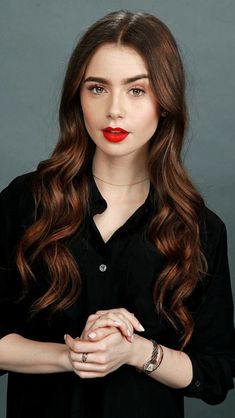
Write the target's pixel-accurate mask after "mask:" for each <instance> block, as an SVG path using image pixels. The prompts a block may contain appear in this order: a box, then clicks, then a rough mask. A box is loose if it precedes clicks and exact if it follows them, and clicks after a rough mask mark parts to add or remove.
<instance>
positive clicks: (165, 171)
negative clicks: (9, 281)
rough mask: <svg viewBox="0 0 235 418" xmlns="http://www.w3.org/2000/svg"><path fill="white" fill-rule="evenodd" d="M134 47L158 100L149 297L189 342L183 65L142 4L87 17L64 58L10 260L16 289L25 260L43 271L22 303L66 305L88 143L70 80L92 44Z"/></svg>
mask: <svg viewBox="0 0 235 418" xmlns="http://www.w3.org/2000/svg"><path fill="white" fill-rule="evenodd" d="M104 43H113V44H119V45H126V46H128V47H132V48H134V49H135V50H136V51H137V52H138V53H139V54H140V55H141V56H142V58H143V59H144V60H145V62H146V65H147V68H148V70H149V75H150V82H151V85H152V88H153V91H154V92H155V94H156V98H157V101H158V103H159V104H160V107H161V108H162V109H164V110H166V111H167V116H166V117H161V118H160V120H159V123H158V127H157V129H156V132H155V133H154V135H153V137H152V138H151V139H150V143H149V154H148V164H147V166H148V167H149V177H150V181H151V183H152V184H153V186H154V193H155V197H154V198H155V200H156V202H157V208H158V210H157V213H155V214H154V216H153V218H152V220H151V222H150V224H149V229H148V237H149V239H150V240H151V242H152V243H153V244H154V245H155V246H156V247H157V248H158V250H159V251H160V252H161V253H162V254H164V255H165V256H166V259H167V263H166V265H165V266H164V269H163V270H162V272H161V273H160V275H159V276H158V277H157V278H156V282H155V286H154V290H153V297H154V302H155V305H156V308H157V310H158V311H159V312H160V313H161V314H162V315H163V316H164V317H165V318H166V319H167V320H168V321H170V323H171V324H172V325H173V326H174V327H175V328H176V329H177V327H178V326H179V325H180V326H181V327H182V329H183V333H182V337H181V341H182V345H181V348H184V347H185V346H186V344H187V343H188V342H189V340H190V338H191V335H192V332H193V328H194V321H193V318H192V313H191V312H190V310H189V309H188V307H187V304H186V302H187V299H188V297H189V296H190V295H191V294H192V292H193V290H194V289H195V287H196V285H197V283H198V281H199V280H200V279H201V278H202V276H203V274H205V273H206V271H207V268H208V267H207V260H206V257H205V255H204V254H203V250H202V246H201V241H200V222H201V213H202V212H203V209H204V207H205V204H204V201H203V198H202V196H201V195H200V194H199V192H198V191H197V189H196V187H195V186H194V185H193V183H192V181H191V180H190V178H189V176H188V175H187V173H186V170H185V168H184V166H183V163H182V160H181V151H182V147H183V143H184V138H185V133H186V130H187V126H188V114H187V106H186V99H185V90H186V86H185V85H186V83H185V74H184V69H183V65H182V60H181V57H180V52H179V48H178V46H177V44H176V41H175V39H174V37H173V36H172V34H171V32H170V31H169V29H168V27H167V26H166V25H165V24H164V23H163V22H162V21H160V20H159V19H157V18H156V17H155V16H153V15H151V14H148V13H142V12H137V13H132V12H130V11H125V10H121V11H117V12H112V13H109V14H108V15H106V16H104V17H103V18H101V19H100V20H98V21H97V22H95V23H94V24H93V25H92V26H91V27H90V28H88V30H87V31H86V32H85V34H84V35H83V36H82V38H81V39H80V41H79V43H78V44H77V46H76V47H75V49H74V51H73V53H72V55H71V58H70V60H69V63H68V68H67V72H66V75H65V79H64V83H63V88H62V94H61V103H60V109H59V121H60V136H59V140H58V143H57V145H56V146H55V149H54V151H53V152H52V154H51V156H50V158H49V159H47V160H45V161H41V162H40V163H39V165H38V167H37V170H36V171H35V176H34V183H33V188H32V192H33V198H34V202H35V213H34V220H33V223H32V225H30V226H29V227H28V228H27V229H26V231H25V232H24V234H23V236H22V237H21V239H20V241H19V245H18V248H17V253H16V264H17V268H18V270H19V272H20V274H21V277H22V280H23V283H24V285H26V286H25V288H27V287H28V285H29V283H30V281H31V280H36V277H35V275H34V272H33V263H34V262H35V261H37V260H39V259H40V260H41V261H42V262H43V263H44V265H45V266H46V267H47V269H48V271H49V277H50V284H49V286H48V289H47V291H45V293H44V294H43V295H42V296H41V297H40V298H39V299H37V300H36V301H35V302H34V304H33V305H32V312H34V314H35V313H37V312H39V311H40V310H42V309H45V308H49V310H51V312H53V313H55V312H58V311H60V310H63V309H65V308H67V307H69V306H70V305H71V304H73V303H74V302H75V300H77V298H78V296H79V294H80V293H81V286H82V280H81V274H80V272H79V266H78V265H77V263H76V262H75V260H74V258H73V256H72V254H71V252H70V251H69V249H68V246H67V245H66V242H67V240H68V239H69V237H71V236H72V235H73V234H74V233H75V232H76V231H77V230H78V228H79V227H80V225H81V224H82V222H83V219H84V216H85V213H86V208H87V204H88V198H89V188H88V180H87V174H86V170H87V167H88V165H89V163H90V161H91V160H92V158H93V155H94V152H95V144H94V142H93V141H92V140H91V138H90V137H89V135H88V133H87V131H86V128H85V125H84V121H83V115H82V109H81V104H80V92H79V88H80V85H81V82H82V80H83V76H84V73H85V70H86V67H87V65H88V63H89V60H90V59H91V57H92V56H93V54H94V53H95V51H96V50H97V48H99V47H100V46H101V45H102V44H104Z"/></svg>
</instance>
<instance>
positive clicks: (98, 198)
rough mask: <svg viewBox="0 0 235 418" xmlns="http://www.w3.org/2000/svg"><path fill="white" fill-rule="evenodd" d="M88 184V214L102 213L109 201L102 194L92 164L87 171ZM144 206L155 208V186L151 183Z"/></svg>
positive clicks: (149, 208)
mask: <svg viewBox="0 0 235 418" xmlns="http://www.w3.org/2000/svg"><path fill="white" fill-rule="evenodd" d="M87 178H88V185H89V203H88V214H89V216H94V215H95V214H96V213H102V212H104V211H105V209H107V206H108V205H107V201H106V200H105V199H104V197H103V196H102V195H101V193H100V191H99V189H98V187H97V185H96V182H95V179H94V177H93V174H92V169H91V166H89V167H88V171H87ZM143 208H144V209H145V210H146V212H147V211H152V210H153V209H154V187H153V185H152V183H150V189H149V193H148V196H147V197H146V199H145V202H144V204H143Z"/></svg>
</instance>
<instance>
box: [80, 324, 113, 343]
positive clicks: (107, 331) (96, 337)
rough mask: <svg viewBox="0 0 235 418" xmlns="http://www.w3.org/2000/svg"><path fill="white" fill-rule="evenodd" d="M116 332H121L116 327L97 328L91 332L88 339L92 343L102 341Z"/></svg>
mask: <svg viewBox="0 0 235 418" xmlns="http://www.w3.org/2000/svg"><path fill="white" fill-rule="evenodd" d="M116 332H120V331H119V330H118V329H117V328H116V327H104V328H97V329H94V330H93V331H91V332H89V334H88V335H87V336H86V337H87V338H88V339H90V341H100V340H102V338H104V337H107V335H111V334H115V333H116Z"/></svg>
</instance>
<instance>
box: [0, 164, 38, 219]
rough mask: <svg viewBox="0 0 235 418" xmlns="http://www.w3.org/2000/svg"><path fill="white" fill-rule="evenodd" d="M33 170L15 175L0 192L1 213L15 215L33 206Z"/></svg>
mask: <svg viewBox="0 0 235 418" xmlns="http://www.w3.org/2000/svg"><path fill="white" fill-rule="evenodd" d="M34 176H35V171H31V172H28V173H25V174H21V175H19V176H17V177H15V178H14V179H13V180H11V181H10V183H9V184H8V185H7V186H6V187H5V188H3V189H2V191H1V192H0V211H1V214H4V213H7V215H8V216H14V217H17V215H18V214H19V212H21V213H24V212H25V213H26V212H27V211H28V210H29V209H30V210H32V208H33V196H32V184H33V180H34Z"/></svg>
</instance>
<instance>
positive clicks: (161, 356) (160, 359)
mask: <svg viewBox="0 0 235 418" xmlns="http://www.w3.org/2000/svg"><path fill="white" fill-rule="evenodd" d="M157 349H158V352H159V351H160V354H159V359H158V360H157V358H156V360H155V361H154V363H153V364H154V368H153V370H152V371H148V372H147V371H145V370H144V366H145V364H147V362H146V363H145V364H144V366H143V368H142V369H139V368H137V367H136V370H137V371H138V372H140V373H146V374H150V373H152V372H153V371H154V370H156V369H157V368H158V367H159V366H160V364H161V362H162V359H163V356H164V352H163V348H162V346H161V345H160V344H157Z"/></svg>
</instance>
